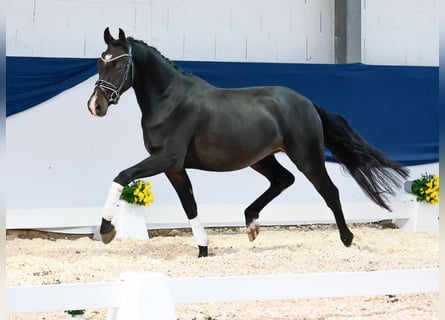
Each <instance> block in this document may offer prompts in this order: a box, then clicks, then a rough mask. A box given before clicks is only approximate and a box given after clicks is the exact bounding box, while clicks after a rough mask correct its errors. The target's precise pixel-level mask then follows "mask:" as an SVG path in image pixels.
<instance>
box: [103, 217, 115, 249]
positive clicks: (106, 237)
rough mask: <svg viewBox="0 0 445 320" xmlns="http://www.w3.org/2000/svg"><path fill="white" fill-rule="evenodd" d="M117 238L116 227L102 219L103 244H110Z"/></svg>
mask: <svg viewBox="0 0 445 320" xmlns="http://www.w3.org/2000/svg"><path fill="white" fill-rule="evenodd" d="M115 236H116V229H114V226H113V225H112V224H111V222H110V221H108V220H105V219H104V218H102V224H101V225H100V237H101V239H102V242H103V243H105V244H107V243H110V242H111V241H113V239H114V237H115Z"/></svg>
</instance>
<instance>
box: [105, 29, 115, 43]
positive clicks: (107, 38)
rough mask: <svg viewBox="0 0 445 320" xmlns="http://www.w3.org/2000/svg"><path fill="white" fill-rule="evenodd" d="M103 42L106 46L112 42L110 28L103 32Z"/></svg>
mask: <svg viewBox="0 0 445 320" xmlns="http://www.w3.org/2000/svg"><path fill="white" fill-rule="evenodd" d="M104 40H105V43H106V44H110V43H111V42H112V41H114V38H113V36H112V35H111V33H110V28H108V27H107V28H106V29H105V31H104Z"/></svg>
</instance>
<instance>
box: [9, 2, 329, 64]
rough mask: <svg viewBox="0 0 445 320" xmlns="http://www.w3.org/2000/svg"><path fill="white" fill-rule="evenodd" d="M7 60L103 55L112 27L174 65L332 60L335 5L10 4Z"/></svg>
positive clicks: (278, 3) (309, 3)
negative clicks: (179, 62) (106, 34)
mask: <svg viewBox="0 0 445 320" xmlns="http://www.w3.org/2000/svg"><path fill="white" fill-rule="evenodd" d="M8 4H9V6H8V17H7V37H6V40H7V55H13V56H48V57H60V56H62V57H97V56H98V55H99V53H100V52H102V51H103V50H104V46H103V41H102V33H103V30H104V28H105V27H107V26H110V27H111V28H112V30H113V31H114V32H115V33H116V32H117V28H118V27H122V28H123V29H124V30H125V31H126V33H127V35H131V36H134V37H135V38H138V39H142V40H144V41H146V42H147V43H148V44H150V45H153V46H155V47H157V48H158V49H159V50H160V51H161V52H162V53H163V54H164V55H165V56H167V57H169V58H170V59H172V60H203V61H204V60H208V61H214V60H218V61H268V62H316V63H331V62H333V61H334V57H333V49H334V47H333V15H334V12H333V1H332V0H279V1H272V0H261V1H258V0H242V1H237V0H227V1H218V0H153V1H134V0H124V1H117V0H78V1H67V0H14V1H13V0H10V1H9V3H8Z"/></svg>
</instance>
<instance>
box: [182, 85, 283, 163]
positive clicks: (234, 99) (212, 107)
mask: <svg viewBox="0 0 445 320" xmlns="http://www.w3.org/2000/svg"><path fill="white" fill-rule="evenodd" d="M196 99H197V100H196V101H193V103H194V104H196V105H198V106H199V108H198V109H199V110H200V112H202V114H203V115H204V116H203V119H201V121H200V122H199V124H198V126H197V128H196V130H195V134H194V136H193V139H192V141H191V143H190V145H189V150H188V153H187V157H186V161H185V166H186V167H192V168H198V169H204V170H212V171H227V170H237V169H241V168H244V167H247V166H249V165H252V164H253V163H256V162H257V161H259V160H261V159H262V158H264V157H265V156H267V155H269V154H271V153H275V152H277V151H280V150H282V149H283V132H282V122H283V117H284V116H285V113H286V111H285V110H284V109H283V106H282V105H281V104H280V102H279V101H278V100H277V97H276V96H275V93H274V89H273V88H249V89H238V90H219V89H214V90H210V91H208V92H206V93H204V94H202V95H199V97H197V98H196Z"/></svg>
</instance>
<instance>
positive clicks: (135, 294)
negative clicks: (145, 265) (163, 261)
mask: <svg viewBox="0 0 445 320" xmlns="http://www.w3.org/2000/svg"><path fill="white" fill-rule="evenodd" d="M121 280H122V281H123V283H124V286H123V290H122V300H121V303H120V306H119V308H116V309H111V310H110V311H109V312H108V317H107V320H128V319H131V320H149V319H153V320H155V319H163V320H175V319H176V318H177V317H176V315H175V311H174V306H173V302H172V299H171V296H170V291H169V287H168V284H167V278H166V277H165V276H164V275H163V274H161V273H145V272H129V273H123V274H122V275H121Z"/></svg>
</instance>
